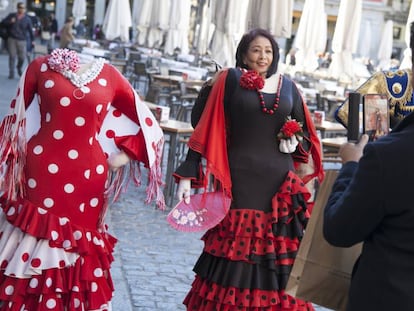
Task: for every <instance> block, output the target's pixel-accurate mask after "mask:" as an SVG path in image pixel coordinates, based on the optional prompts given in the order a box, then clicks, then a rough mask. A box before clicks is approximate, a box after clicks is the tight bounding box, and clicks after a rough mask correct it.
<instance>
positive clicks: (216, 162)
mask: <svg viewBox="0 0 414 311" xmlns="http://www.w3.org/2000/svg"><path fill="white" fill-rule="evenodd" d="M226 77H227V71H223V72H222V73H221V74H220V75H219V76H218V78H217V80H216V82H215V83H214V86H213V88H212V90H211V92H210V95H209V97H208V99H207V103H206V106H205V108H204V111H203V114H202V116H201V119H200V121H199V122H198V124H197V126H196V128H195V129H194V133H193V134H192V136H191V138H190V141H189V143H188V145H189V147H190V148H191V149H193V150H194V151H196V152H198V153H200V154H201V155H202V156H203V157H204V158H205V159H206V161H207V168H206V175H207V176H209V175H210V174H212V175H213V176H214V177H215V179H216V180H218V181H219V182H220V183H221V185H222V187H223V190H224V193H225V194H226V195H228V196H229V197H231V178H230V168H229V163H228V157H227V142H226V131H225V128H226V127H225V114H224V104H223V102H224V90H225V82H226ZM303 107H304V111H305V119H306V125H307V129H308V132H309V136H310V137H309V139H310V142H311V148H310V151H309V153H310V154H311V155H312V159H313V166H314V171H313V173H311V174H309V175H306V176H304V177H303V178H302V179H303V181H304V182H305V183H307V182H308V181H310V180H311V179H312V178H314V177H317V178H318V180H319V181H320V182H321V181H322V179H323V176H324V172H323V169H322V161H321V160H322V157H321V151H322V149H321V145H320V141H319V138H318V137H317V135H316V129H315V126H314V125H313V122H312V118H311V116H310V113H309V110H308V108H307V107H306V105H303ZM295 164H296V163H295Z"/></svg>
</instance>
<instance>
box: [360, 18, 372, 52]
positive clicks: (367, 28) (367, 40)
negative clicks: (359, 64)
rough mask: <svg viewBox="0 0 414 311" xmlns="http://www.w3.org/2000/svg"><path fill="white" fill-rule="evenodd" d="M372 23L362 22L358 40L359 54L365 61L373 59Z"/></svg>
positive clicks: (368, 21)
mask: <svg viewBox="0 0 414 311" xmlns="http://www.w3.org/2000/svg"><path fill="white" fill-rule="evenodd" d="M371 42H372V22H371V21H370V20H364V21H361V33H360V34H359V39H358V49H357V54H358V55H359V56H361V57H363V58H365V59H369V58H371V44H372V43H371Z"/></svg>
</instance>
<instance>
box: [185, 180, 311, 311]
mask: <svg viewBox="0 0 414 311" xmlns="http://www.w3.org/2000/svg"><path fill="white" fill-rule="evenodd" d="M298 179H299V178H298V177H297V176H296V175H295V174H294V173H292V172H290V173H289V174H288V176H287V177H286V179H285V181H284V183H283V185H282V186H281V188H280V189H279V191H278V192H277V193H276V195H275V196H274V197H273V199H272V209H271V211H269V212H264V211H260V210H255V209H230V211H229V213H228V214H227V215H226V217H225V218H224V219H223V221H222V222H221V223H220V224H219V225H217V226H216V227H214V228H212V229H210V230H209V231H207V232H206V234H205V235H204V236H203V238H202V239H203V241H204V243H205V244H204V250H203V253H202V255H201V256H200V258H199V259H198V261H197V263H196V265H195V267H194V272H195V273H196V278H195V280H194V282H193V284H192V288H191V290H190V292H189V293H188V295H187V297H186V298H185V300H184V304H185V305H186V306H187V310H194V311H218V310H219V311H236V310H237V311H240V310H242V311H276V310H298V311H302V310H303V311H305V310H306V311H308V310H314V308H313V307H312V304H311V303H310V302H305V301H303V300H300V299H296V298H294V297H292V296H289V295H288V294H286V293H285V291H284V289H285V287H286V283H287V280H288V277H289V273H290V271H291V269H292V266H293V262H294V260H295V257H296V253H297V251H298V247H299V243H300V241H301V239H302V236H303V232H304V228H305V226H306V223H307V221H308V219H309V216H310V214H309V211H308V209H307V203H306V198H308V197H309V192H308V190H307V189H306V187H305V186H304V184H303V183H302V182H296V181H297V180H298Z"/></svg>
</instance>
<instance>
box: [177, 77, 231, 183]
mask: <svg viewBox="0 0 414 311" xmlns="http://www.w3.org/2000/svg"><path fill="white" fill-rule="evenodd" d="M236 81H237V77H236V70H235V69H229V71H228V74H227V78H226V85H225V93H224V105H225V109H226V107H227V106H228V103H229V101H230V98H231V95H232V94H233V92H234V90H235V82H236ZM211 89H212V86H211V85H209V84H208V82H206V83H205V84H204V86H203V87H202V89H201V90H200V93H199V95H198V97H197V100H196V102H195V104H194V107H193V110H192V112H191V125H192V126H193V127H194V128H195V127H196V126H197V124H198V121H199V120H200V118H201V115H202V114H203V111H204V107H205V106H206V102H207V98H208V96H209V94H210V91H211ZM173 176H174V177H175V179H176V181H178V180H179V179H180V178H184V177H185V178H191V179H192V182H193V187H197V186H201V184H202V182H203V178H204V175H203V170H202V166H201V154H199V153H198V152H195V151H193V150H191V149H188V152H187V156H186V159H185V161H184V162H183V163H181V164H180V165H179V166H178V168H177V169H176V170H175V172H174V173H173Z"/></svg>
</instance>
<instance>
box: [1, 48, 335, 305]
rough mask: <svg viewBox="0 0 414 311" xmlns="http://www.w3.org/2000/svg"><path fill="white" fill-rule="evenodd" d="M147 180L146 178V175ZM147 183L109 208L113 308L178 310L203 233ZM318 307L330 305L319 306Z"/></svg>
mask: <svg viewBox="0 0 414 311" xmlns="http://www.w3.org/2000/svg"><path fill="white" fill-rule="evenodd" d="M0 68H1V70H0V117H1V118H2V117H3V116H4V115H5V113H6V112H7V109H8V106H9V103H10V99H11V98H12V97H13V96H14V94H15V90H16V85H17V82H18V80H17V78H16V79H15V80H8V79H7V75H8V65H7V54H4V52H3V53H2V54H0ZM143 180H145V178H143ZM144 198H145V185H143V186H142V187H140V188H136V187H134V185H133V184H131V185H130V186H129V189H128V191H127V192H126V193H124V194H123V195H121V198H120V199H119V200H118V201H117V202H116V203H114V204H113V205H112V206H111V207H110V208H109V209H108V213H107V223H108V225H109V232H110V233H111V234H113V235H115V236H116V237H117V238H118V243H117V246H116V249H115V262H114V264H113V268H112V277H113V279H114V283H115V288H116V290H115V296H114V299H113V310H114V311H180V310H185V308H184V306H183V305H182V300H183V299H184V297H185V295H186V293H187V292H188V290H189V289H190V286H191V283H192V281H193V272H192V267H193V265H194V263H195V261H196V260H197V258H198V256H199V254H200V253H201V250H202V246H203V245H202V242H201V241H200V237H201V233H182V232H178V231H176V230H174V229H172V228H171V227H170V226H169V225H168V223H167V221H166V216H167V213H168V212H167V211H164V212H163V211H160V210H156V209H155V208H154V205H146V204H145V203H144ZM315 307H316V309H317V310H318V311H328V309H325V308H321V307H317V306H315Z"/></svg>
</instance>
